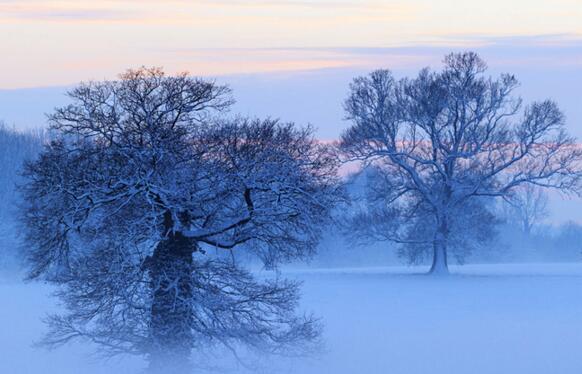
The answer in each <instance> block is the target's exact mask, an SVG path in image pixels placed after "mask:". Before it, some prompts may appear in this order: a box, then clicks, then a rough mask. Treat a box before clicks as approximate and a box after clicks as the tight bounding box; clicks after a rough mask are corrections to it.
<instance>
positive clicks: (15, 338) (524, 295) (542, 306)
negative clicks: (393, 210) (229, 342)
mask: <svg viewBox="0 0 582 374" xmlns="http://www.w3.org/2000/svg"><path fill="white" fill-rule="evenodd" d="M425 270H426V269H410V268H401V267H395V268H372V269H343V270H342V269H336V270H325V271H323V270H316V269H314V270H310V271H308V272H306V271H292V272H283V273H284V275H286V276H289V277H292V278H297V279H300V280H302V281H303V282H304V283H303V284H304V287H303V292H304V296H303V300H302V309H305V310H307V311H312V312H314V313H315V314H317V315H318V316H319V317H321V318H322V320H324V321H325V331H324V335H323V338H324V341H325V348H324V351H323V352H322V353H320V354H318V355H317V356H315V357H313V358H301V359H283V358H278V359H276V360H274V362H268V361H267V362H266V363H265V362H263V363H262V365H263V366H262V369H261V367H257V368H253V370H251V371H250V372H257V373H263V372H264V373H273V372H280V373H306V374H311V373H313V374H316V373H338V374H350V373H361V372H365V373H370V374H382V373H386V372H391V373H395V374H401V373H402V374H422V373H426V372H435V373H467V372H471V373H476V374H488V373H491V372H495V373H500V374H512V373H531V374H538V373H539V374H544V373H549V372H556V373H563V374H575V373H578V372H579V371H580V368H582V358H580V355H579V354H578V351H579V350H578V347H579V346H580V345H581V344H582V320H581V318H580V314H581V313H582V301H581V300H580V298H579V297H577V295H579V293H580V289H581V288H582V266H581V265H578V264H544V265H481V266H475V265H472V266H466V267H462V268H453V272H454V275H452V276H451V277H449V278H447V279H437V280H434V279H431V278H430V277H427V276H425V275H412V274H411V273H414V272H417V271H418V272H420V271H425ZM50 290H51V289H50V287H46V286H43V285H39V284H21V283H19V282H17V281H15V280H3V281H2V283H0V296H1V297H2V298H3V300H7V301H8V302H7V303H6V304H5V306H4V307H3V308H2V310H1V311H0V317H1V318H2V320H3V321H12V322H10V323H6V324H4V325H3V327H2V331H3V333H2V334H1V335H0V348H1V349H2V352H3V356H2V357H3V359H2V360H0V372H2V373H46V374H76V373H78V372H79V370H83V372H84V373H88V374H106V373H111V372H117V373H120V372H123V373H138V372H139V371H140V370H141V369H142V368H143V367H145V363H144V362H143V361H142V360H139V359H113V360H111V361H105V362H103V361H100V360H97V359H96V358H95V356H94V355H93V354H92V351H91V349H92V347H91V345H90V344H79V343H72V344H69V345H67V346H65V347H63V348H60V349H57V350H55V351H46V350H43V349H39V348H34V347H32V346H31V342H33V341H35V340H38V339H39V334H40V332H41V331H43V330H44V329H45V327H44V326H43V324H42V322H41V320H40V319H41V318H42V317H43V316H44V315H45V313H47V312H49V311H53V310H55V309H56V308H57V307H56V306H55V301H54V299H52V298H50ZM230 365H232V362H231V363H230ZM265 365H266V368H265ZM273 366H276V367H277V368H278V371H275V370H273ZM230 367H231V369H232V368H233V367H232V366H230ZM81 368H82V369H81ZM233 371H234V372H237V373H242V372H249V371H245V369H244V368H242V367H236V366H234V369H233ZM199 372H207V371H202V370H201V371H199Z"/></svg>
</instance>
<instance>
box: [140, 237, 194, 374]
mask: <svg viewBox="0 0 582 374" xmlns="http://www.w3.org/2000/svg"><path fill="white" fill-rule="evenodd" d="M194 249H195V246H194V245H193V244H192V243H191V241H190V240H189V239H188V238H186V237H184V236H182V235H181V234H180V233H175V234H170V235H169V236H168V238H167V239H166V240H164V241H162V242H160V243H159V244H158V245H157V247H156V249H155V250H154V253H153V256H152V258H151V262H150V278H151V288H152V298H153V300H152V310H151V321H150V347H149V349H148V350H149V356H150V357H149V358H150V360H149V361H150V370H151V372H152V373H159V372H162V371H168V370H169V369H171V370H170V371H169V372H172V373H174V372H177V371H179V370H181V371H185V370H186V369H188V366H189V361H188V360H189V357H190V353H191V349H192V344H193V340H194V339H193V336H192V330H191V328H190V326H191V324H192V316H193V311H192V296H193V287H192V270H193V261H192V254H193V252H194Z"/></svg>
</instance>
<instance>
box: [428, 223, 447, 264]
mask: <svg viewBox="0 0 582 374" xmlns="http://www.w3.org/2000/svg"><path fill="white" fill-rule="evenodd" d="M439 221H440V222H439V226H438V229H437V232H436V234H435V237H434V241H433V258H432V266H431V267H430V270H429V274H435V275H447V274H449V266H448V264H447V237H448V227H447V220H446V219H443V218H441V219H440V220H439Z"/></svg>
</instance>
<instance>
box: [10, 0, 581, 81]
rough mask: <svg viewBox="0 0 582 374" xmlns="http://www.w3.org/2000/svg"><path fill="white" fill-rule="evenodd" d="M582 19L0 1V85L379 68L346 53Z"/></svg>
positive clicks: (509, 33) (392, 0)
mask: <svg viewBox="0 0 582 374" xmlns="http://www.w3.org/2000/svg"><path fill="white" fill-rule="evenodd" d="M581 20H582V4H581V3H580V0H488V1H483V0H438V1H435V0H407V1H404V0H386V1H378V0H318V1H310V0H280V1H275V0H254V1H239V0H198V1H185V0H166V1H153V0H115V1H112V0H99V1H95V0H93V1H83V0H76V1H71V0H68V1H47V0H31V1H28V0H0V35H1V37H0V56H1V58H0V88H22V87H38V86H52V85H62V84H70V83H74V82H77V81H79V80H87V79H102V78H111V77H114V76H115V75H116V74H117V73H119V72H120V71H122V70H124V69H126V68H127V67H130V66H138V65H158V66H160V65H162V66H164V67H166V69H168V70H170V71H178V70H188V71H191V72H193V73H195V74H197V75H224V74H238V73H256V72H259V73H260V72H273V71H298V70H313V69H322V68H342V67H357V66H373V65H375V64H376V63H377V60H378V57H377V55H376V56H373V55H372V56H371V55H370V54H362V53H357V54H354V53H352V52H353V51H352V50H350V51H346V50H345V48H356V47H357V48H372V49H373V48H390V47H405V46H408V47H410V46H419V45H422V46H429V47H434V46H451V47H452V46H456V47H478V46H483V45H487V44H490V43H492V40H499V39H500V38H531V37H536V38H538V39H536V40H535V41H534V43H540V44H545V45H547V44H553V45H556V44H558V45H559V44H563V43H573V42H579V41H580V40H581V39H582V22H581ZM540 36H541V37H543V38H542V39H539V37H540ZM360 52H361V51H360ZM407 62H408V60H406V59H404V60H403V59H400V60H398V61H396V63H400V64H406V63H407ZM578 62H579V61H578Z"/></svg>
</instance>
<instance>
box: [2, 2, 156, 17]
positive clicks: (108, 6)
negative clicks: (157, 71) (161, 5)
mask: <svg viewBox="0 0 582 374" xmlns="http://www.w3.org/2000/svg"><path fill="white" fill-rule="evenodd" d="M144 15H145V12H143V11H142V10H140V9H138V8H127V7H122V6H119V5H117V6H115V5H114V4H112V3H109V2H103V3H100V2H97V1H95V2H92V3H86V2H71V1H65V2H63V1H61V2H59V1H56V2H49V1H13V0H9V1H7V0H4V1H0V19H2V20H8V21H10V20H12V21H49V22H51V21H52V22H71V21H74V22H87V21H89V22H90V21H128V20H135V19H139V18H141V17H143V16H144Z"/></svg>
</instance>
